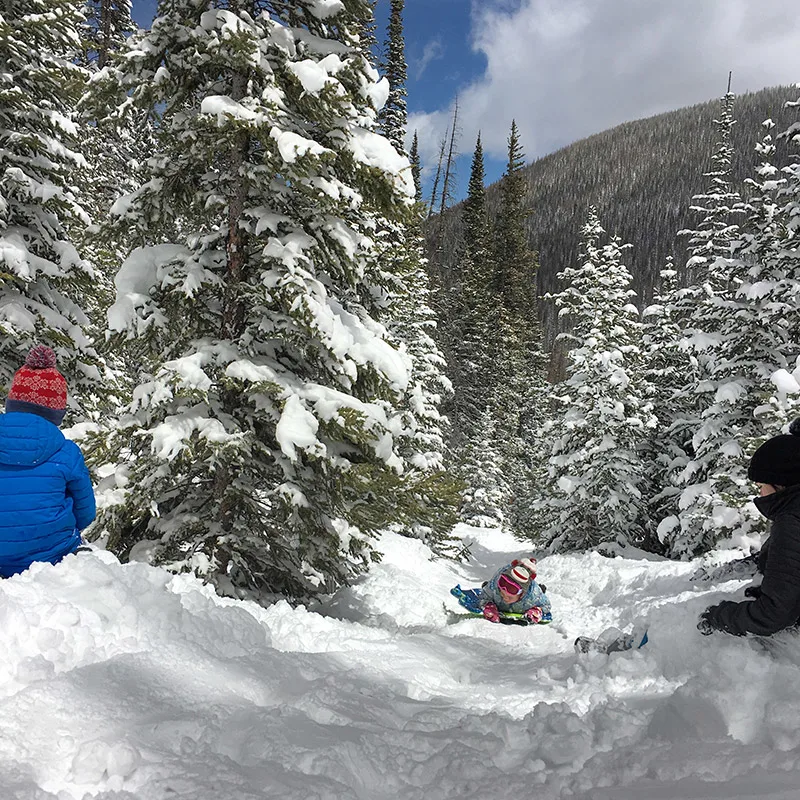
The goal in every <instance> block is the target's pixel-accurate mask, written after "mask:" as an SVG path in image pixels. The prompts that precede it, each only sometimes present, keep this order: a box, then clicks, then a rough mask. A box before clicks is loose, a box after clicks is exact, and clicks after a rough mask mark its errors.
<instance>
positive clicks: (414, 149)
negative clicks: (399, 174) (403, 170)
mask: <svg viewBox="0 0 800 800" xmlns="http://www.w3.org/2000/svg"><path fill="white" fill-rule="evenodd" d="M409 159H410V160H411V175H412V177H413V178H414V199H415V200H416V201H417V202H418V203H421V202H422V162H421V161H420V157H419V140H418V139H417V132H416V131H414V140H413V141H412V142H411V153H410V154H409Z"/></svg>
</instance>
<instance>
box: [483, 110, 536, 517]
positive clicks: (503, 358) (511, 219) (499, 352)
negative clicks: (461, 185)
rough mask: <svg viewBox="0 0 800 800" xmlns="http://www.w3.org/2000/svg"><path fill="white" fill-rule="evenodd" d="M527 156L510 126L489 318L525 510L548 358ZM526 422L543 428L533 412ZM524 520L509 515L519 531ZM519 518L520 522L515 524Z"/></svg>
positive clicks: (502, 441) (516, 496)
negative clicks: (530, 437)
mask: <svg viewBox="0 0 800 800" xmlns="http://www.w3.org/2000/svg"><path fill="white" fill-rule="evenodd" d="M524 166H525V157H524V154H523V151H522V145H521V142H520V136H519V131H518V129H517V125H516V122H515V121H513V122H512V123H511V132H510V134H509V138H508V160H507V163H506V171H505V173H504V175H503V178H502V180H501V183H500V208H499V209H498V213H497V217H496V220H495V226H494V231H493V238H494V252H493V254H492V267H493V275H492V278H491V281H490V287H491V293H492V295H493V299H494V307H495V309H496V310H495V311H494V312H493V313H490V314H489V327H490V330H492V331H494V337H495V341H494V343H493V344H492V345H491V350H492V352H493V353H494V354H495V360H496V368H495V380H494V393H493V407H494V418H495V421H496V424H497V432H498V442H499V448H500V452H501V457H502V463H503V474H504V475H505V476H506V480H507V486H508V500H509V502H512V500H513V502H514V504H515V507H516V508H519V507H520V501H521V500H522V499H527V498H528V497H530V496H531V494H532V491H533V487H532V481H533V476H532V474H531V471H530V469H529V463H528V454H529V449H530V448H529V446H528V444H527V443H526V434H527V430H526V429H525V426H524V423H523V413H524V412H530V411H532V410H533V409H534V408H536V409H538V410H539V412H540V411H541V409H542V403H541V402H540V398H539V397H538V395H539V392H540V391H541V390H542V388H543V386H544V383H545V357H544V355H543V353H542V350H541V333H540V328H539V313H538V302H537V297H536V291H535V287H536V271H537V268H538V264H537V259H536V254H535V253H534V252H532V251H531V249H530V247H529V246H528V236H527V231H526V219H527V217H528V215H529V214H530V213H531V210H530V208H529V206H528V198H529V193H528V185H527V180H526V177H525V175H524V173H523V171H522V170H523V168H524ZM537 413H538V412H537ZM528 416H529V419H528V420H527V424H528V425H529V426H530V425H532V426H533V427H538V423H537V422H536V421H535V420H534V419H532V418H531V415H530V414H529V415H528ZM522 517H527V510H526V511H525V512H524V513H523V514H522V515H521V516H519V517H515V515H513V514H512V515H510V518H511V520H512V523H513V524H515V525H516V527H520V528H521V527H522V525H523V523H522V521H521V520H522ZM515 519H519V520H520V521H519V523H517V522H515Z"/></svg>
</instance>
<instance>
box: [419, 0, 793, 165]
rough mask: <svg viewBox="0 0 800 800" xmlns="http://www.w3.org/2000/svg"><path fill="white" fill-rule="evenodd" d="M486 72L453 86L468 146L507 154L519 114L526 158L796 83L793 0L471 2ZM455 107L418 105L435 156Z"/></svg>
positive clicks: (425, 146) (423, 144)
mask: <svg viewBox="0 0 800 800" xmlns="http://www.w3.org/2000/svg"><path fill="white" fill-rule="evenodd" d="M472 25H473V28H472V39H473V49H474V50H476V51H478V52H481V53H482V54H483V55H484V56H485V57H486V61H487V63H486V69H485V71H484V73H483V75H482V76H481V77H480V78H479V79H477V80H475V81H473V82H472V83H471V84H469V85H468V86H461V87H460V88H458V89H457V91H458V93H459V106H460V119H461V128H462V130H463V136H462V138H461V149H462V151H464V152H470V151H471V149H472V147H473V145H474V142H475V136H476V134H477V131H478V130H480V131H481V135H482V141H483V146H484V149H485V150H486V151H487V152H488V153H489V154H491V155H493V156H495V157H503V156H504V155H505V149H506V140H507V137H508V131H509V127H510V124H511V120H512V118H515V119H516V120H517V124H518V126H519V128H520V132H521V135H522V142H523V145H524V148H525V151H526V155H527V158H528V160H532V159H533V158H536V157H539V156H542V155H545V154H546V153H549V152H552V151H553V150H556V149H558V148H559V147H562V146H564V145H567V144H569V143H570V142H573V141H576V140H578V139H581V138H583V137H585V136H588V135H590V134H592V133H596V132H598V131H602V130H605V129H607V128H610V127H612V126H614V125H617V124H619V123H621V122H625V121H627V120H632V119H640V118H642V117H646V116H650V115H652V114H658V113H661V112H662V111H667V110H670V109H674V108H680V107H682V106H686V105H691V104H693V103H698V102H703V101H705V100H709V99H711V98H714V97H719V96H721V95H722V94H723V93H724V92H725V89H726V85H727V78H728V71H729V70H733V90H734V91H735V92H736V93H742V92H745V91H749V90H757V89H761V88H763V87H765V86H774V85H778V84H788V83H795V82H797V81H800V14H798V13H797V0H769V2H768V3H757V2H755V0H668V2H655V0H515V1H514V2H511V1H510V0H475V2H474V4H473V10H472ZM449 118H450V112H449V111H448V110H447V109H441V110H439V111H436V112H433V113H431V114H415V115H413V116H412V118H411V119H410V120H409V130H410V131H411V132H412V133H413V130H414V129H415V128H416V129H417V130H418V131H419V136H420V148H421V151H422V153H423V157H424V158H426V159H428V160H430V159H431V158H435V155H436V152H437V147H438V142H439V140H440V139H441V136H442V134H443V133H444V130H445V128H446V126H447V123H448V120H449Z"/></svg>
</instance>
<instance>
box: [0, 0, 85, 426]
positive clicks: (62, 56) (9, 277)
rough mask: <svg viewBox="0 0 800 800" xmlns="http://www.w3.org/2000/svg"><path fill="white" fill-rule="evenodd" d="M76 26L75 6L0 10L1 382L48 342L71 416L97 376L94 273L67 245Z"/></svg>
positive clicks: (57, 3)
mask: <svg viewBox="0 0 800 800" xmlns="http://www.w3.org/2000/svg"><path fill="white" fill-rule="evenodd" d="M82 21H83V16H82V14H81V11H80V5H79V4H78V3H77V2H74V1H73V0H9V2H6V3H5V5H4V6H3V10H2V13H1V14H0V273H1V274H0V293H1V294H2V303H1V304H0V305H2V309H3V310H2V314H0V383H2V384H4V385H8V383H9V381H10V379H11V376H12V375H13V373H14V371H15V370H16V369H17V368H18V367H19V366H20V364H21V363H22V361H23V360H24V356H25V353H26V352H27V350H28V349H29V348H30V347H31V345H33V344H35V343H37V342H43V343H47V344H48V345H50V346H51V347H53V348H54V350H55V351H56V353H57V354H58V365H59V369H60V370H61V371H62V372H64V373H65V376H66V378H67V382H68V383H69V385H70V407H71V408H72V409H73V410H75V411H77V412H78V414H79V415H85V414H86V413H87V412H88V410H89V408H90V406H91V403H92V400H93V397H92V395H93V394H94V392H95V391H97V390H98V388H99V385H100V381H99V378H100V377H101V375H100V373H99V372H98V367H99V364H98V362H97V358H96V354H95V352H94V350H93V349H92V345H91V341H90V340H89V339H88V338H87V329H88V324H89V320H88V317H87V314H86V308H85V301H86V298H87V297H88V296H89V295H90V293H91V286H92V281H93V276H94V274H93V271H92V268H91V266H90V265H89V264H88V263H87V262H86V261H85V260H84V259H83V258H82V257H81V255H80V254H79V253H78V250H77V248H76V246H75V243H76V241H77V240H78V238H79V236H80V234H81V233H82V230H83V228H84V226H85V225H86V224H87V222H88V218H87V215H86V212H85V211H84V209H83V208H82V207H81V206H80V204H79V201H78V198H77V197H76V194H75V191H74V182H75V177H76V173H77V172H78V171H79V170H81V169H83V168H85V166H86V163H85V160H84V157H83V155H82V154H81V152H80V150H79V142H78V137H79V135H80V132H79V130H78V128H77V126H76V122H75V103H76V101H77V99H78V96H79V94H80V92H81V89H82V85H83V83H84V81H85V79H86V71H85V69H83V68H82V67H79V66H77V63H76V62H77V55H78V52H79V48H80V38H79V35H78V28H79V26H80V25H81V23H82Z"/></svg>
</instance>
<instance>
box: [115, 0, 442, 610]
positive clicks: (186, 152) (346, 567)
mask: <svg viewBox="0 0 800 800" xmlns="http://www.w3.org/2000/svg"><path fill="white" fill-rule="evenodd" d="M278 12H280V13H278ZM368 14H369V7H368V5H367V4H366V3H365V2H363V0H350V1H349V2H347V3H346V4H343V5H342V4H336V6H335V9H334V10H333V13H332V7H331V6H328V5H325V6H323V5H322V4H320V3H317V2H312V0H302V1H301V2H296V3H293V4H292V5H291V6H281V7H280V8H277V9H274V8H273V13H271V14H270V13H262V10H261V7H260V6H258V7H257V6H255V5H252V4H250V5H248V4H244V3H242V4H239V5H236V6H230V5H228V6H227V8H224V9H223V8H214V7H212V8H208V7H206V6H197V5H196V4H193V3H192V2H191V0H169V2H166V0H165V2H164V3H162V5H161V6H160V7H159V16H158V18H157V19H156V20H155V21H154V23H153V26H152V29H151V31H149V32H147V33H146V34H143V35H142V36H141V38H139V40H138V41H136V42H133V43H131V45H130V49H129V50H128V51H127V53H126V58H125V61H124V63H125V65H126V67H125V70H124V71H123V70H120V71H119V73H118V74H119V77H120V79H121V85H122V88H123V89H125V90H126V91H129V92H130V93H131V101H130V102H129V103H126V108H128V107H132V108H135V107H139V108H142V109H145V110H146V111H148V112H149V113H151V114H157V115H159V128H158V137H159V148H158V152H157V153H156V154H155V155H154V157H153V158H151V159H150V160H149V161H148V164H147V166H148V170H149V173H150V175H149V180H147V181H146V182H145V183H144V184H143V185H142V187H141V188H140V189H139V190H138V191H136V192H135V193H134V194H133V195H132V196H129V197H126V198H124V199H123V200H122V201H120V202H119V203H117V204H116V206H115V208H114V211H115V213H116V214H117V215H118V217H119V224H120V225H121V226H128V227H131V228H135V229H136V230H137V231H138V235H139V236H141V238H142V240H144V241H146V242H148V246H146V247H140V248H137V249H135V250H134V251H133V252H132V253H131V254H130V255H129V256H128V258H127V260H126V262H125V264H123V267H122V269H121V271H120V274H119V276H118V278H117V288H118V297H117V303H116V304H115V306H114V308H113V309H112V311H111V312H110V320H111V323H112V327H113V328H114V329H115V330H117V331H119V333H120V335H121V338H129V339H131V347H130V351H129V352H130V354H131V357H134V356H135V357H137V359H138V363H139V364H140V368H141V371H142V376H143V377H142V380H141V382H140V383H139V385H138V386H137V387H136V389H135V391H134V397H133V402H132V404H131V405H130V408H129V409H128V415H127V416H126V417H125V418H124V419H123V420H122V422H121V424H120V428H119V432H118V436H117V437H116V439H115V441H116V445H117V448H118V452H119V453H120V455H121V456H126V454H127V461H126V465H125V469H124V470H123V472H122V475H123V477H124V479H123V480H122V481H121V484H122V485H121V486H120V498H119V499H120V502H119V503H118V504H117V505H115V506H110V507H108V508H107V509H105V511H104V514H103V525H104V526H105V527H106V528H107V530H108V531H109V546H110V547H112V548H113V549H114V550H116V551H117V552H119V553H121V554H122V555H123V556H132V557H143V556H146V557H147V558H148V559H149V560H151V561H153V562H155V563H161V564H165V565H167V566H169V567H170V568H172V569H176V570H187V569H188V570H193V571H195V572H196V573H198V574H201V575H205V576H207V577H208V578H209V579H210V580H212V581H213V582H214V583H215V584H216V585H217V586H218V587H219V588H220V589H222V590H224V591H228V592H235V593H241V592H252V593H253V594H254V596H256V597H259V598H264V597H265V596H268V595H269V593H272V592H278V593H281V594H284V595H286V596H289V597H294V598H299V597H305V596H308V595H312V594H315V593H318V592H327V591H330V590H332V589H334V588H335V587H336V586H338V585H340V584H341V583H343V582H346V581H347V580H349V579H350V578H352V577H353V576H354V575H355V574H357V573H358V572H360V571H361V570H363V569H364V568H365V567H366V565H367V564H368V563H369V562H370V561H371V560H372V559H373V558H374V553H373V550H372V547H371V544H370V537H371V535H372V534H373V533H374V532H375V531H376V530H378V529H379V528H381V527H384V526H386V525H387V524H388V523H389V522H390V521H392V520H394V519H398V518H399V519H401V520H402V519H411V518H414V517H415V515H416V518H417V519H418V520H419V523H420V524H425V522H426V519H427V516H428V515H429V513H430V512H429V510H428V509H429V508H430V504H426V503H427V498H426V497H423V498H420V488H419V481H418V480H416V477H417V473H416V472H415V470H414V469H406V467H408V466H412V467H415V468H416V470H421V469H422V468H423V467H425V466H427V465H421V466H417V464H416V463H411V464H410V465H409V464H406V463H405V461H406V459H404V458H403V455H405V454H406V453H410V455H409V456H408V457H407V458H408V461H410V462H411V461H413V460H414V456H415V455H417V454H419V452H420V450H421V447H420V446H419V445H418V444H417V443H418V441H419V432H420V431H423V433H428V434H430V433H431V431H430V427H429V426H428V425H427V423H426V420H425V415H426V414H427V413H428V412H427V409H423V410H422V411H421V412H420V414H419V416H417V415H416V411H417V406H415V405H414V403H413V402H412V401H413V400H414V398H416V397H417V396H418V394H419V393H421V392H423V390H422V389H421V388H420V379H419V378H417V377H415V372H414V370H415V369H417V366H416V365H415V363H414V361H413V360H412V357H411V356H410V355H409V354H408V352H407V350H406V347H405V346H404V343H402V342H400V341H398V340H397V339H396V337H395V336H393V335H392V333H391V332H390V330H391V329H392V328H393V327H397V324H398V323H397V320H398V319H400V318H401V316H402V313H403V308H402V306H403V304H404V303H405V302H406V296H407V294H408V293H409V292H410V291H412V290H413V289H416V288H417V287H416V286H413V285H411V284H410V283H409V282H408V281H407V280H404V278H407V276H408V275H410V274H411V273H413V271H414V270H415V269H416V268H417V263H416V261H415V259H416V255H415V254H414V253H413V248H409V249H410V250H411V251H412V255H411V256H410V260H409V261H407V262H406V265H405V273H404V275H399V274H398V270H397V268H396V266H394V265H393V264H392V263H387V262H391V261H392V260H393V261H395V262H396V261H401V260H402V259H401V258H400V257H399V256H398V255H397V254H396V253H394V254H393V257H392V259H387V246H386V244H385V241H384V239H385V235H384V234H385V233H386V232H389V231H392V230H393V228H397V226H399V228H397V229H398V230H400V229H402V227H403V226H404V225H407V224H410V221H411V220H410V217H411V215H413V214H414V213H415V211H414V208H415V207H414V204H413V185H412V182H411V180H410V174H409V173H410V170H409V164H408V161H407V159H405V158H403V157H401V156H399V155H398V154H397V152H396V151H395V150H394V149H393V148H392V147H391V145H390V144H389V142H387V141H386V140H385V139H383V138H382V137H381V136H379V135H378V134H377V133H375V132H374V130H373V128H374V126H375V124H376V112H375V109H374V107H373V106H372V103H371V99H370V98H371V97H373V96H377V94H379V92H378V91H377V83H376V81H377V76H376V75H375V73H374V71H373V70H372V69H371V68H370V67H369V65H368V63H367V60H366V59H365V57H364V55H363V53H362V52H361V50H360V46H359V39H358V32H359V30H360V25H361V24H363V20H364V19H366V18H367V17H368ZM154 76H155V77H154ZM373 90H375V91H373ZM176 232H177V233H176ZM406 244H407V242H405V241H402V240H401V241H400V242H399V243H398V245H397V246H398V247H399V248H402V247H403V246H404V245H406ZM390 270H391V271H390ZM423 372H424V370H423ZM421 402H423V403H427V402H428V398H427V397H423V399H422V401H421ZM431 435H433V434H431ZM426 452H427V451H426ZM426 475H429V473H426ZM409 476H410V477H409ZM437 499H438V497H437Z"/></svg>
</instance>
